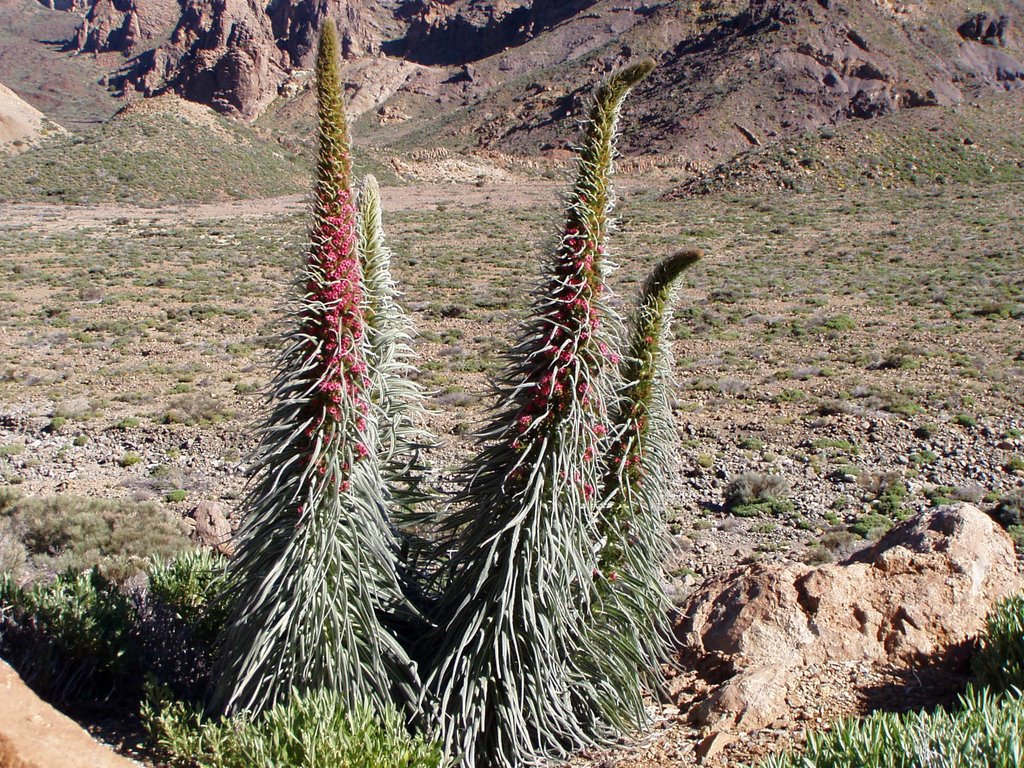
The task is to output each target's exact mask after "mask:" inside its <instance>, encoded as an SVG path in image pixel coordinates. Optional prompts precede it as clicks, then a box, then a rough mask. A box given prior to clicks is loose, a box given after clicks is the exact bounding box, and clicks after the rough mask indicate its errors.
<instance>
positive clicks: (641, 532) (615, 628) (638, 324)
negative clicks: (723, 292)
mask: <svg viewBox="0 0 1024 768" xmlns="http://www.w3.org/2000/svg"><path fill="white" fill-rule="evenodd" d="M700 257H701V254H700V252H699V251H693V250H690V251H682V252H680V253H677V254H675V255H673V256H670V257H668V258H666V259H664V260H663V261H662V262H661V263H659V264H658V265H657V266H656V267H655V269H654V271H653V272H652V273H651V275H650V276H649V277H648V279H647V282H646V283H645V285H644V287H643V289H642V291H641V294H640V298H639V301H638V303H637V307H636V309H635V311H634V316H633V322H632V327H631V333H630V337H629V342H628V352H627V354H626V355H625V356H624V358H623V361H622V364H621V372H622V396H621V397H620V399H619V400H618V401H617V403H616V414H615V419H614V421H615V424H614V427H613V435H614V439H613V441H612V442H611V445H610V448H609V451H608V454H607V455H606V457H605V458H606V463H605V471H606V475H605V477H604V481H603V483H602V498H603V503H602V505H601V509H600V513H599V517H598V532H599V539H600V544H601V548H600V552H599V558H598V567H597V575H596V577H595V581H594V587H595V589H594V595H593V601H592V623H591V626H590V631H591V632H592V633H594V634H596V635H598V636H603V637H608V638H615V640H614V643H613V648H612V650H611V651H610V652H606V653H604V654H603V655H602V656H599V657H596V658H595V659H594V660H593V662H594V665H595V668H596V669H597V670H598V671H597V672H596V673H595V674H600V675H601V676H603V677H604V678H605V679H606V680H608V681H609V682H610V683H611V684H612V685H613V686H614V687H615V688H616V689H617V690H618V691H620V692H621V698H620V699H619V707H620V710H619V711H620V712H622V713H623V714H626V715H628V717H629V719H630V720H631V721H632V724H634V725H636V724H639V723H640V722H642V721H643V720H644V717H645V715H644V700H643V693H644V692H645V691H651V690H652V689H656V688H658V687H659V686H660V683H661V674H660V667H661V665H662V664H664V663H665V662H667V661H668V660H669V657H670V643H671V637H672V633H671V626H670V620H669V617H670V607H671V606H670V604H669V601H668V598H667V596H666V595H665V592H664V588H663V583H664V573H663V563H664V560H665V544H664V542H665V526H664V522H663V519H662V510H664V509H665V506H666V502H667V496H668V489H669V485H670V483H671V480H672V477H673V475H674V472H673V467H674V464H675V462H674V461H673V458H672V453H671V447H672V445H673V443H674V437H675V434H674V432H675V430H674V428H673V425H674V421H673V418H672V412H671V407H670V404H669V397H668V392H669V385H670V383H671V381H672V366H673V358H672V354H671V338H670V329H671V323H672V300H673V293H674V287H675V284H676V280H677V278H678V277H679V276H680V275H681V274H682V273H683V272H684V271H685V270H686V269H688V268H689V267H691V266H693V265H694V264H695V263H696V262H697V261H698V260H699V259H700Z"/></svg>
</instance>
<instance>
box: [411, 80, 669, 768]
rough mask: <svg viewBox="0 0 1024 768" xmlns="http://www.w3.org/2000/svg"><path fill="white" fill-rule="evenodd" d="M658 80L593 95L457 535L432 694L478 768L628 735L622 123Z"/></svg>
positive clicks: (446, 733)
mask: <svg viewBox="0 0 1024 768" xmlns="http://www.w3.org/2000/svg"><path fill="white" fill-rule="evenodd" d="M652 68H653V62H650V61H645V62H641V63H639V64H636V65H632V66H630V67H627V68H625V69H622V70H620V71H619V72H617V73H616V74H614V75H613V76H612V77H611V78H610V79H609V80H608V81H607V82H606V83H604V84H603V85H601V86H600V87H599V88H598V89H597V91H596V93H595V98H594V105H593V108H592V109H591V112H590V116H589V119H588V121H587V123H586V125H585V129H584V135H583V142H582V146H581V149H580V155H579V162H578V171H577V180H576V183H575V185H574V188H573V192H572V194H571V197H570V199H569V201H568V206H567V212H566V223H565V226H564V229H563V232H562V236H561V239H560V241H559V243H558V246H557V248H556V250H555V254H554V258H553V259H552V261H551V263H550V264H549V265H548V266H547V269H546V275H545V279H544V281H543V284H542V287H541V288H540V290H539V292H538V294H537V296H536V299H535V302H534V306H533V319H532V320H531V321H529V322H528V323H527V324H526V326H525V327H524V329H523V331H522V334H521V337H520V341H519V342H518V344H517V345H516V346H515V347H514V348H513V350H512V351H511V353H510V362H509V366H508V369H507V371H506V373H505V375H504V377H503V379H502V380H500V381H499V383H498V396H499V398H500V401H501V406H500V410H499V412H498V414H497V415H496V417H495V418H494V419H493V420H492V422H491V424H490V425H489V427H488V428H487V429H486V430H485V431H484V432H483V433H482V434H481V441H482V445H481V450H480V452H479V454H478V455H477V456H476V458H475V459H473V460H472V461H471V462H470V463H469V465H468V466H467V467H466V469H465V471H464V475H463V477H464V483H463V487H462V490H461V492H460V493H459V495H458V496H457V499H456V502H457V504H458V507H457V510H456V511H455V512H454V513H453V514H452V515H451V516H450V517H449V518H448V519H447V521H446V524H445V529H444V530H445V533H446V534H447V535H448V537H449V541H450V548H451V549H452V551H453V552H454V554H453V555H452V558H451V561H450V563H449V565H448V567H447V569H446V573H445V576H446V578H447V582H446V584H445V586H444V591H443V594H442V596H441V598H440V601H439V604H438V605H437V609H436V614H435V615H436V618H437V621H438V625H439V631H438V633H437V635H436V636H435V638H434V641H435V642H436V643H437V647H438V650H437V652H436V655H435V660H434V665H433V669H432V674H431V677H430V680H429V682H428V687H429V691H430V693H431V695H432V696H433V698H434V701H435V707H436V712H435V714H436V720H437V722H438V724H439V726H440V730H441V734H442V736H443V738H444V740H445V745H446V747H447V748H448V749H449V750H450V751H451V753H452V754H454V755H457V756H458V757H460V758H461V760H462V761H463V762H464V764H466V765H470V766H473V765H476V766H508V767H509V768H511V767H512V766H520V765H523V764H534V763H537V762H540V761H543V760H544V759H545V758H547V757H550V756H554V755H564V754H566V753H567V752H568V751H570V750H572V749H574V748H577V747H580V746H583V745H586V744H592V743H594V742H595V741H597V740H600V739H602V738H605V737H607V736H609V735H611V734H612V733H613V732H614V731H615V730H616V729H617V725H618V723H616V722H615V719H617V718H614V717H609V715H614V714H615V713H616V706H615V699H616V697H617V696H618V692H616V691H615V690H613V689H612V687H611V686H610V685H608V682H609V681H608V679H607V678H606V677H604V676H602V675H601V674H595V671H596V672H598V673H599V672H600V670H599V669H597V670H595V667H594V665H593V664H592V660H593V659H595V658H599V657H601V656H602V654H603V651H604V649H603V647H602V645H603V644H604V643H605V640H606V639H605V638H603V637H601V636H600V635H598V634H597V633H594V632H590V631H588V625H589V623H590V621H591V616H590V600H591V595H592V592H593V586H592V585H593V579H594V577H595V574H596V573H597V570H596V566H597V544H596V542H597V540H598V536H599V532H598V528H597V522H598V512H599V507H600V502H601V495H600V490H601V483H602V481H603V480H604V477H605V472H604V471H603V470H602V462H601V457H603V456H605V455H606V454H607V452H608V451H609V450H610V448H611V441H612V435H611V427H612V422H611V416H610V413H609V409H610V407H611V406H612V405H613V403H614V400H615V395H616V391H617V389H618V385H617V367H618V363H619V362H620V359H619V354H618V353H617V351H616V350H617V348H618V346H619V342H620V334H619V331H618V322H617V319H616V318H615V317H614V314H613V313H612V312H611V311H610V309H609V308H608V305H607V298H606V296H605V293H606V292H605V279H606V275H607V273H608V269H609V267H608V264H607V262H606V258H605V245H606V239H607V234H608V221H609V212H610V209H611V205H612V200H613V198H612V192H611V189H610V183H609V182H610V176H611V172H612V160H613V157H614V151H615V150H614V136H615V132H616V123H617V120H618V114H619V110H620V107H621V104H622V101H623V99H624V98H625V96H626V95H627V93H628V92H629V90H630V89H631V88H632V87H633V86H634V85H635V84H636V83H637V82H639V81H640V80H641V79H643V78H644V77H645V76H646V75H647V74H648V73H649V72H650V70H651V69H652Z"/></svg>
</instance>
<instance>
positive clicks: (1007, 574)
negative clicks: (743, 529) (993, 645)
mask: <svg viewBox="0 0 1024 768" xmlns="http://www.w3.org/2000/svg"><path fill="white" fill-rule="evenodd" d="M1022 587H1024V579H1022V574H1021V572H1020V568H1019V565H1018V562H1017V559H1016V555H1015V553H1014V549H1013V543H1012V542H1011V541H1010V539H1009V537H1008V536H1007V535H1006V533H1005V532H1004V531H1003V530H1002V529H1001V528H1000V527H999V526H997V525H995V524H994V523H993V522H992V520H991V519H990V518H989V517H988V516H987V515H985V514H984V513H982V512H981V511H980V510H978V509H977V508H975V507H973V506H971V505H969V504H958V505H956V506H949V507H941V508H938V509H933V510H928V511H927V512H924V513H922V514H920V515H918V516H916V517H914V518H912V519H911V520H908V521H907V522H905V523H903V524H901V525H899V526H897V527H896V528H894V529H893V530H892V531H890V532H889V534H888V535H886V536H885V537H884V538H883V539H882V540H881V541H879V542H878V543H877V544H875V545H874V546H872V547H870V548H868V549H867V550H865V551H863V552H861V553H858V554H857V555H855V556H853V557H852V558H850V559H849V560H848V561H846V562H844V563H841V564H828V565H822V566H818V567H810V566H807V565H801V564H788V565H782V564H775V565H754V566H750V567H747V568H744V569H740V570H736V571H732V572H730V573H726V574H723V575H721V576H718V577H715V578H713V579H711V580H709V581H708V582H706V583H705V584H704V585H703V586H702V587H701V588H700V589H699V590H698V591H697V592H696V593H695V594H694V595H692V596H691V597H690V599H689V600H688V602H687V604H686V605H685V606H684V607H683V611H682V615H683V616H684V618H683V619H682V620H681V621H680V623H679V625H678V626H677V633H678V634H679V636H680V638H681V640H682V642H683V644H684V647H685V653H686V654H687V655H688V656H689V657H691V660H692V661H693V663H694V664H695V665H696V667H697V668H698V669H704V670H713V674H714V675H716V676H717V679H721V677H722V676H723V670H725V673H724V674H725V676H726V678H727V679H726V680H725V682H724V683H722V684H721V685H720V686H718V687H717V688H716V689H715V690H714V691H713V692H712V694H711V695H710V696H709V697H708V698H707V699H706V700H705V701H704V702H702V703H701V704H700V706H698V707H697V708H696V710H695V711H694V713H693V717H694V719H696V720H698V721H699V722H702V723H704V724H708V725H712V726H717V727H726V728H730V727H732V728H739V729H742V730H753V729H757V728H761V727H764V726H766V725H768V724H769V723H770V722H772V721H773V720H774V719H775V718H776V717H777V716H778V715H779V709H778V705H779V704H780V703H781V702H784V701H785V692H786V681H787V679H791V678H793V677H795V675H793V674H792V672H793V670H795V669H797V668H800V667H806V666H809V665H813V664H822V663H830V662H837V661H847V660H849V661H865V662H877V663H884V664H901V665H911V664H914V663H916V662H919V661H921V660H923V659H926V658H934V657H936V656H940V655H941V656H942V657H943V661H942V663H945V664H951V665H955V664H958V663H962V661H963V660H964V659H965V657H966V652H965V648H966V646H967V643H968V641H970V640H971V639H972V638H973V637H974V636H976V635H977V633H978V632H979V631H980V630H981V629H982V627H983V625H984V619H985V616H986V614H988V612H989V611H990V610H991V608H992V606H993V605H994V604H995V602H996V601H998V600H999V599H1001V598H1003V597H1006V596H1007V595H1010V594H1013V593H1015V592H1017V591H1019V590H1020V589H1021V588H1022Z"/></svg>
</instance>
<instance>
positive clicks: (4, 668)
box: [0, 661, 135, 768]
mask: <svg viewBox="0 0 1024 768" xmlns="http://www.w3.org/2000/svg"><path fill="white" fill-rule="evenodd" d="M134 765H135V763H133V762H131V761H130V760H126V759H125V758H123V757H121V756H119V755H117V754H116V753H114V752H113V751H112V750H111V749H110V748H109V747H107V746H105V745H103V744H100V743H98V742H96V741H94V740H93V739H92V738H91V737H90V736H89V734H87V733H86V732H85V731H84V730H82V728H81V727H80V726H79V725H78V724H77V723H75V722H74V721H73V720H71V719H69V718H67V717H65V716H64V715H62V714H61V713H60V712H58V711H57V710H55V709H54V708H53V707H51V706H50V705H49V704H47V703H46V702H44V701H43V700H42V699H40V698H39V697H38V696H36V695H35V693H33V692H32V690H31V689H30V688H29V687H28V686H27V685H25V683H24V682H22V680H21V678H20V677H18V673H17V672H15V671H14V670H13V669H11V668H10V666H8V665H7V663H6V662H4V661H0V766H3V768H131V767H132V766H134Z"/></svg>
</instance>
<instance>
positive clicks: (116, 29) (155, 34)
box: [73, 0, 181, 55]
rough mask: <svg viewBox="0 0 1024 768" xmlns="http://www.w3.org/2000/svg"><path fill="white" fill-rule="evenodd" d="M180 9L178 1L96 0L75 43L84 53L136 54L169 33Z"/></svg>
mask: <svg viewBox="0 0 1024 768" xmlns="http://www.w3.org/2000/svg"><path fill="white" fill-rule="evenodd" d="M180 12H181V8H180V7H179V5H178V2H177V0H142V2H140V0H93V2H91V3H90V4H89V8H88V12H87V13H86V15H85V19H83V21H82V25H81V26H80V27H79V28H78V31H77V32H76V34H75V40H74V42H73V45H74V47H75V48H76V49H77V50H79V51H82V52H83V53H107V52H118V53H124V54H129V55H130V54H133V53H137V52H138V51H140V50H143V49H145V48H146V47H148V46H150V45H153V44H154V43H155V42H157V41H159V39H160V38H161V37H162V36H164V35H166V33H167V32H168V31H169V30H170V29H172V28H173V27H174V24H175V22H176V21H177V19H178V16H179V14H180Z"/></svg>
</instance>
